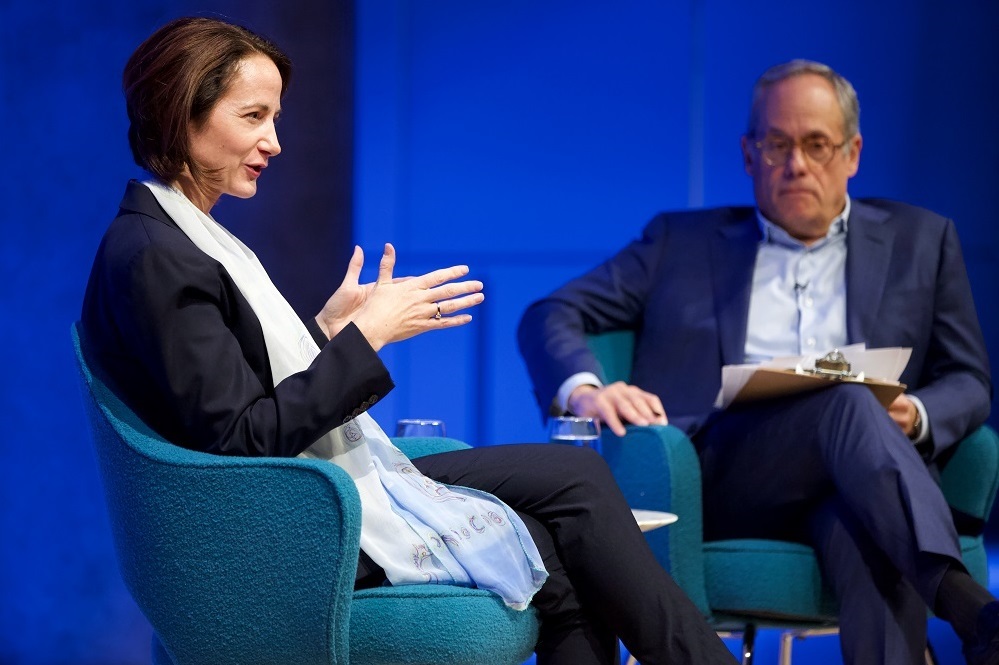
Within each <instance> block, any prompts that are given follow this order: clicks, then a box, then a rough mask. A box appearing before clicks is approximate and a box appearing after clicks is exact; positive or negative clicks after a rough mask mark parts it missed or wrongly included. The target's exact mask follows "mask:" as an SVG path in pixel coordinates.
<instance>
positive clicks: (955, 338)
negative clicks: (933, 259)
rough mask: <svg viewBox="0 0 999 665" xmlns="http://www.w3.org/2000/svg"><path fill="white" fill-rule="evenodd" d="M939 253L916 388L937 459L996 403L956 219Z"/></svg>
mask: <svg viewBox="0 0 999 665" xmlns="http://www.w3.org/2000/svg"><path fill="white" fill-rule="evenodd" d="M939 251H940V257H939V262H938V270H937V278H936V284H935V293H934V296H933V305H932V307H933V312H932V320H931V328H930V335H929V343H928V345H927V350H926V356H925V360H924V361H923V364H922V369H921V371H920V373H919V377H918V379H917V381H916V387H915V388H914V389H912V390H911V391H910V392H911V393H912V394H914V395H916V396H917V397H918V398H919V399H920V400H922V402H923V405H924V406H925V407H926V413H927V415H928V417H929V422H930V433H931V441H932V451H931V452H930V455H929V457H930V458H931V459H933V458H936V457H937V456H939V455H940V454H941V453H942V452H943V451H945V450H947V449H948V448H949V447H951V446H952V445H954V444H955V443H957V442H958V441H960V440H961V439H962V438H963V437H964V436H966V435H967V434H968V433H969V432H971V431H972V430H973V429H975V428H976V427H978V426H979V425H981V424H982V423H983V422H985V420H986V418H988V416H989V411H990V408H991V401H992V383H991V377H990V373H989V360H988V354H987V352H986V348H985V341H984V338H983V336H982V331H981V328H980V326H979V322H978V316H977V314H976V312H975V304H974V300H973V298H972V293H971V285H970V283H969V281H968V275H967V270H966V268H965V264H964V259H963V257H962V253H961V246H960V242H959V241H958V237H957V231H956V229H955V227H954V223H953V222H952V221H950V220H947V222H946V226H945V229H944V233H943V241H942V243H941V244H940V250H939ZM913 305H915V303H913Z"/></svg>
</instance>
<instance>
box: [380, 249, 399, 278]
mask: <svg viewBox="0 0 999 665" xmlns="http://www.w3.org/2000/svg"><path fill="white" fill-rule="evenodd" d="M394 269H395V247H393V246H392V243H390V242H387V243H385V250H384V252H382V260H381V261H379V263H378V283H379V284H391V283H392V271H393V270H394Z"/></svg>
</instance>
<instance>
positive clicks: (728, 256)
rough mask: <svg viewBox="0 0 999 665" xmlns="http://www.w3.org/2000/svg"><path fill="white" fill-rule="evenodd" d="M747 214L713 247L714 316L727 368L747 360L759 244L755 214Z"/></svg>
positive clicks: (727, 228) (728, 225) (720, 230)
mask: <svg viewBox="0 0 999 665" xmlns="http://www.w3.org/2000/svg"><path fill="white" fill-rule="evenodd" d="M746 210H748V213H746V214H743V215H740V216H739V217H737V218H735V219H733V220H732V221H731V222H728V223H726V224H723V225H722V226H719V228H718V230H717V233H716V234H715V236H714V239H713V241H712V246H711V279H712V287H713V292H714V300H715V316H716V317H717V319H718V331H719V333H718V334H719V338H720V340H721V353H722V363H723V364H725V365H732V364H740V363H742V362H744V361H745V358H746V326H747V325H748V323H749V298H750V295H751V294H752V289H753V269H754V267H755V265H756V252H757V249H758V246H759V240H760V229H759V225H758V224H757V223H756V212H755V210H754V209H753V208H748V209H746Z"/></svg>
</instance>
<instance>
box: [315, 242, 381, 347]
mask: <svg viewBox="0 0 999 665" xmlns="http://www.w3.org/2000/svg"><path fill="white" fill-rule="evenodd" d="M362 267H364V252H363V251H362V250H361V248H360V247H358V246H356V245H355V246H354V254H353V256H351V257H350V263H348V264H347V274H346V275H344V277H343V282H341V283H340V286H339V288H337V290H336V291H335V292H334V293H333V295H332V296H330V299H329V300H327V301H326V304H325V305H324V306H323V311H321V312H319V314H317V315H316V322H317V323H318V324H319V327H321V328H322V329H323V332H325V333H326V336H327V337H328V338H330V339H333V337H334V336H335V335H336V334H337V333H339V332H340V331H341V330H343V329H344V326H346V325H347V324H348V323H350V320H351V319H352V318H353V316H354V314H356V313H357V311H358V310H359V309H361V307H363V306H364V303H365V302H366V301H367V299H368V295H369V294H370V293H371V291H372V289H374V288H375V285H374V283H370V284H361V283H360V281H359V280H360V277H361V268H362Z"/></svg>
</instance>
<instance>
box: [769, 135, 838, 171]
mask: <svg viewBox="0 0 999 665" xmlns="http://www.w3.org/2000/svg"><path fill="white" fill-rule="evenodd" d="M778 136H784V140H786V141H788V142H789V143H790V144H791V146H790V149H789V150H788V151H787V155H786V156H785V157H784V160H783V161H782V162H776V161H771V160H770V159H769V158H768V157H767V156H766V155H765V154H764V152H763V145H764V143H765V142H766V140H767V139H762V140H760V141H755V142H754V143H753V147H754V148H756V151H757V152H758V153H760V156H761V157H763V162H764V163H765V164H766V165H767V166H769V167H771V168H783V167H785V166H787V163H788V162H790V161H791V155H793V154H794V149H795V148H799V149H800V150H801V154H802V155H804V156H805V157H807V158H808V161H810V162H812V163H813V164H817V165H819V166H826V165H827V164H829V162H831V161H832V160H833V158H834V157H835V156H836V151H838V150H842V149H843V148H844V147H845V146H847V145H848V144H849V143H850V141H851V140H853V137H852V136H851V137H849V138H845V139H843V140H842V141H841V142H840V143H833V142H832V139H830V138H829V137H828V136H826V135H825V134H811V135H808V136H805V137H804V138H801V139H791V137H789V136H786V135H778ZM810 139H812V140H814V139H824V140H826V141H829V147H830V148H831V150H830V151H829V157H828V158H827V159H826V160H825V161H819V160H818V159H816V158H814V157H813V156H812V155H810V154H809V153H808V151H807V150H805V145H804V144H805V141H808V140H810Z"/></svg>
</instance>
